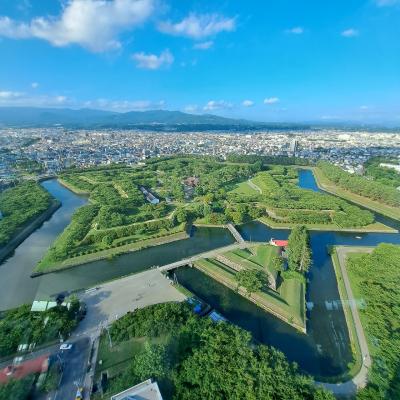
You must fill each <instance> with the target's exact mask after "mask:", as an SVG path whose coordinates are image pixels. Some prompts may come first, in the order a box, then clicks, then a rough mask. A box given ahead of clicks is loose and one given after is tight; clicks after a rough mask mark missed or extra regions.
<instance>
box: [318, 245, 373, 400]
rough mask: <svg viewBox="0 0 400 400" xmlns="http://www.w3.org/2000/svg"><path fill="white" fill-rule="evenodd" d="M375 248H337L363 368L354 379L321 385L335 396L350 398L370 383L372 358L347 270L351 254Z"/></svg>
mask: <svg viewBox="0 0 400 400" xmlns="http://www.w3.org/2000/svg"><path fill="white" fill-rule="evenodd" d="M372 251H373V248H371V247H346V246H337V247H336V252H337V255H338V260H339V267H340V270H341V273H342V276H343V282H344V286H345V289H346V292H347V298H348V300H349V306H350V310H351V314H352V317H353V320H354V325H355V328H356V335H357V340H358V343H359V345H360V350H361V357H362V360H363V362H362V366H361V369H360V371H359V372H358V373H357V375H355V376H354V377H353V379H351V380H349V381H347V382H343V383H338V384H333V383H321V385H322V386H324V387H325V388H326V389H328V390H331V391H332V392H333V393H334V394H335V395H338V396H349V395H355V394H356V392H357V390H358V389H361V388H364V387H365V386H366V384H367V382H368V369H369V368H370V367H371V363H372V362H371V356H370V354H369V350H368V345H367V340H366V338H365V334H364V329H363V327H362V325H361V320H360V316H359V314H358V309H357V303H356V301H355V299H354V296H353V291H352V290H351V285H350V281H349V277H348V275H347V270H346V259H347V256H348V255H349V254H350V253H360V252H363V253H364V252H365V253H371V252H372Z"/></svg>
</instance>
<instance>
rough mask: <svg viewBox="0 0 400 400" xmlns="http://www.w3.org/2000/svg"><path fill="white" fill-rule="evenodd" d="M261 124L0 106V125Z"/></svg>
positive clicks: (162, 113) (157, 113)
mask: <svg viewBox="0 0 400 400" xmlns="http://www.w3.org/2000/svg"><path fill="white" fill-rule="evenodd" d="M184 124H187V125H249V126H250V125H264V123H261V122H254V121H248V120H244V119H233V118H225V117H220V116H218V115H213V114H189V113H184V112H182V111H167V110H151V111H128V112H124V113H118V112H113V111H104V110H96V109H90V108H82V109H71V108H41V107H0V126H16V127H24V126H26V127H30V126H31V127H32V126H43V127H47V126H55V125H63V126H82V127H112V126H115V127H120V126H123V127H126V126H129V125H132V126H135V125H184Z"/></svg>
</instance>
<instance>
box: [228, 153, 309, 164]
mask: <svg viewBox="0 0 400 400" xmlns="http://www.w3.org/2000/svg"><path fill="white" fill-rule="evenodd" d="M226 159H227V161H230V162H235V163H251V164H254V163H261V164H262V165H269V164H271V165H273V164H278V165H302V166H306V165H310V161H309V160H306V159H304V158H298V157H287V156H257V155H240V154H228V156H227V158H226Z"/></svg>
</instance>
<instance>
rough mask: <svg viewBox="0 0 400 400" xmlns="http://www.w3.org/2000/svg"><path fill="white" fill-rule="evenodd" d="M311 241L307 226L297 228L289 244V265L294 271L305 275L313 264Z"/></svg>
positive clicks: (291, 235)
mask: <svg viewBox="0 0 400 400" xmlns="http://www.w3.org/2000/svg"><path fill="white" fill-rule="evenodd" d="M309 242H310V239H309V235H308V232H307V229H306V227H305V226H300V225H297V226H295V227H294V228H293V229H292V231H291V233H290V235H289V243H288V265H289V269H291V270H292V271H298V272H302V273H305V272H307V271H308V269H309V267H310V264H311V248H310V243H309Z"/></svg>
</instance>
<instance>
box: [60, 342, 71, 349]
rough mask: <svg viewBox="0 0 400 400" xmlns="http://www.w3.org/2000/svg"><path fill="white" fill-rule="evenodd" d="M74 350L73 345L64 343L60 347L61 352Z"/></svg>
mask: <svg viewBox="0 0 400 400" xmlns="http://www.w3.org/2000/svg"><path fill="white" fill-rule="evenodd" d="M71 349H72V343H64V344H62V345H61V346H60V350H71Z"/></svg>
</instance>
